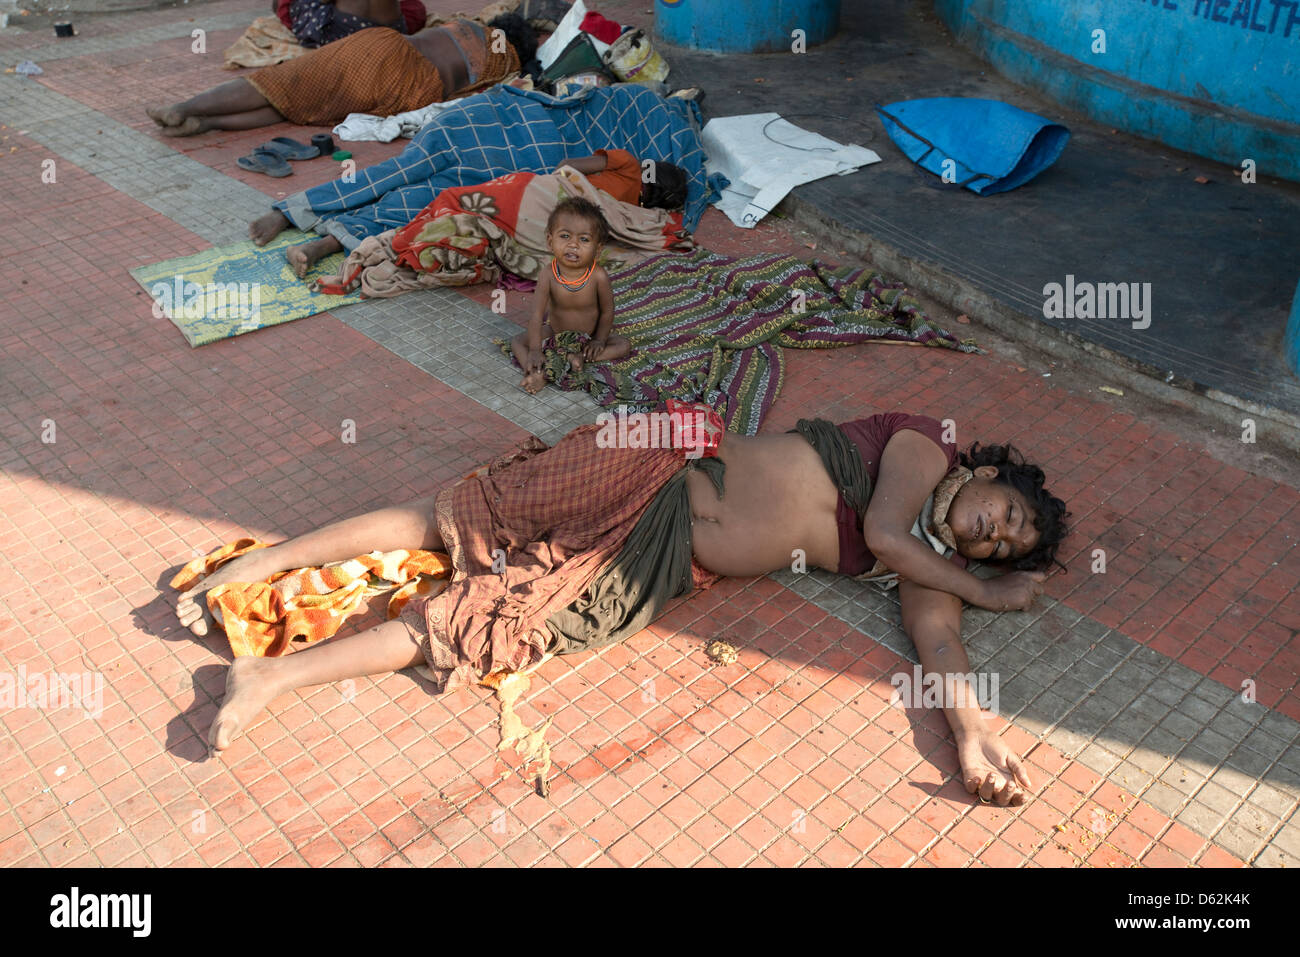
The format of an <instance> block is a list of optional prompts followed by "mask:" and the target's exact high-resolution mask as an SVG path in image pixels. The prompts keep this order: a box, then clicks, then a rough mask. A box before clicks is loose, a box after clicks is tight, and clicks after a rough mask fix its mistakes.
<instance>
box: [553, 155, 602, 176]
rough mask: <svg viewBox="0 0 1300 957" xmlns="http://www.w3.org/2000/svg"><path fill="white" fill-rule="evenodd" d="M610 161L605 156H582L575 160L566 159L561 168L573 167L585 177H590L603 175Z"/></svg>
mask: <svg viewBox="0 0 1300 957" xmlns="http://www.w3.org/2000/svg"><path fill="white" fill-rule="evenodd" d="M608 165H609V161H608V160H606V159H605V157H603V156H581V157H576V158H574V159H566V160H565V161H564V162H563V163H561V164H560V166H571V167H573V168H574V169H576V170H577V171H578V172H579V173H581V174H582V175H583V176H590V175H591V174H592V173H603V172H604V171H605V167H606V166H608Z"/></svg>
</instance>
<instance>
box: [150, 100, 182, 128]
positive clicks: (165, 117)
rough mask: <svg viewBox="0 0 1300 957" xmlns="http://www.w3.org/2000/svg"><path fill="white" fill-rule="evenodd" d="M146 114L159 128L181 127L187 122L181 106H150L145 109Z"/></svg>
mask: <svg viewBox="0 0 1300 957" xmlns="http://www.w3.org/2000/svg"><path fill="white" fill-rule="evenodd" d="M145 113H147V114H148V116H149V119H151V120H153V121H154V122H155V123H157V124H158V125H159V126H180V125H181V124H182V123H184V122H185V113H184V112H183V111H182V110H181V108H180V106H179V105H177V106H149V107H145Z"/></svg>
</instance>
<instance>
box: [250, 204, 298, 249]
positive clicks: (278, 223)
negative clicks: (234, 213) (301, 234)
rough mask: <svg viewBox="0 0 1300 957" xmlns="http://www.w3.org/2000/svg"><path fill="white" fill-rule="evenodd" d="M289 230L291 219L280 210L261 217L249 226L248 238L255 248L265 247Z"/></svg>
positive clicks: (274, 210)
mask: <svg viewBox="0 0 1300 957" xmlns="http://www.w3.org/2000/svg"><path fill="white" fill-rule="evenodd" d="M288 228H289V217H288V216H286V215H284V213H282V212H280V211H279V210H278V209H273V210H271V211H270V212H269V213H267V214H266V215H265V216H259V217H257V219H255V220H253V221H252V222H251V223H249V224H248V236H249V238H250V239H251V240H253V245H255V246H265V245H266V244H267V243H269V242H270V241H271V240H273V239H274V238H275V237H276V236H279V235H280V233H282V232H284V231H285V230H286V229H288Z"/></svg>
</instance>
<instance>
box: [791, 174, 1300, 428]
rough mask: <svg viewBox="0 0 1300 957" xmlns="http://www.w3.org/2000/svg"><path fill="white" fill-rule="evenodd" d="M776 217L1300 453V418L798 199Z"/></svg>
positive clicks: (994, 323)
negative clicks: (1065, 323) (1070, 325)
mask: <svg viewBox="0 0 1300 957" xmlns="http://www.w3.org/2000/svg"><path fill="white" fill-rule="evenodd" d="M776 211H777V212H778V213H779V214H781V215H784V216H787V217H788V218H790V219H791V220H792V221H793V222H794V223H796V224H797V225H799V226H800V227H801V228H803V229H805V230H807V231H808V232H809V233H811V234H812V235H813V236H815V237H818V238H820V239H823V240H825V241H826V242H827V243H829V244H834V245H835V247H836V248H837V249H844V250H846V251H847V252H848V253H850V254H852V255H853V256H856V257H859V258H861V259H862V260H863V261H865V262H867V263H870V264H872V265H874V266H875V267H876V268H877V269H879V270H880V271H881V272H883V273H885V274H886V275H888V276H889V277H890V278H892V279H898V280H901V281H902V282H905V283H906V284H907V285H908V286H910V287H912V288H913V289H914V290H915V291H917V292H920V293H922V294H924V295H926V296H928V297H930V298H931V299H934V300H935V301H937V302H939V303H941V304H942V305H944V306H946V307H948V308H950V309H952V310H954V311H955V312H958V313H967V314H969V315H971V316H972V317H975V318H976V319H977V320H978V321H979V322H981V323H983V324H984V325H986V326H988V327H989V328H991V329H993V330H994V331H995V332H997V333H999V334H1001V335H1003V336H1006V337H1007V338H1008V339H1011V340H1013V341H1015V342H1017V343H1020V344H1023V345H1025V346H1027V347H1029V348H1031V349H1036V350H1038V351H1040V352H1043V353H1046V354H1048V355H1050V356H1052V357H1053V358H1056V359H1058V360H1061V361H1062V362H1066V363H1069V364H1072V365H1075V366H1078V367H1083V368H1086V369H1088V370H1090V371H1092V372H1096V373H1098V374H1099V375H1103V376H1105V377H1106V378H1107V379H1108V380H1113V381H1116V382H1119V383H1122V384H1123V385H1125V386H1126V387H1128V388H1130V389H1132V390H1133V391H1134V392H1137V393H1140V394H1142V395H1144V396H1146V397H1148V398H1151V399H1154V400H1156V401H1158V402H1161V403H1164V404H1166V405H1173V406H1180V407H1184V408H1189V409H1191V410H1192V411H1194V412H1196V413H1198V414H1200V415H1203V416H1205V417H1206V418H1209V419H1211V420H1213V421H1216V422H1218V423H1220V424H1222V425H1223V426H1224V428H1225V429H1227V430H1229V431H1233V430H1236V431H1240V430H1241V429H1242V427H1243V426H1242V418H1243V417H1250V418H1257V419H1262V420H1264V421H1266V422H1268V423H1269V424H1270V425H1271V426H1273V427H1274V430H1275V435H1274V436H1273V437H1274V439H1275V440H1276V441H1277V442H1279V443H1281V444H1282V445H1283V446H1285V447H1287V448H1291V449H1295V448H1300V415H1295V414H1293V413H1290V412H1287V411H1286V410H1284V409H1277V408H1274V407H1272V406H1266V405H1261V404H1259V403H1257V402H1253V401H1251V400H1249V399H1244V398H1241V397H1239V396H1234V395H1229V394H1227V393H1225V392H1222V391H1220V390H1217V389H1209V388H1206V387H1205V386H1203V385H1201V384H1200V383H1197V382H1194V381H1192V380H1190V379H1183V378H1179V377H1172V378H1171V375H1172V374H1171V373H1167V372H1166V371H1165V370H1162V369H1159V368H1157V367H1155V366H1152V365H1150V364H1148V363H1145V362H1141V361H1140V360H1137V359H1134V358H1131V357H1129V356H1125V355H1122V354H1120V353H1118V352H1115V351H1114V350H1112V349H1108V348H1106V347H1105V346H1101V345H1098V344H1097V343H1095V342H1090V341H1088V340H1086V339H1084V338H1083V337H1082V336H1078V335H1075V334H1073V333H1070V332H1065V331H1062V330H1060V329H1057V328H1055V327H1053V326H1051V325H1049V324H1047V323H1045V322H1042V321H1040V320H1039V319H1037V318H1035V317H1034V316H1031V315H1027V314H1025V313H1022V312H1018V311H1016V310H1015V309H1013V308H1011V307H1010V306H1008V305H1007V304H1006V303H1003V302H1001V301H999V300H998V299H996V298H994V297H993V296H991V295H989V294H988V293H987V292H985V291H984V290H982V289H980V288H979V287H978V286H976V285H975V284H974V283H972V282H970V281H969V280H967V279H965V278H964V277H962V276H960V275H958V274H957V273H954V272H950V271H948V270H946V269H943V268H942V267H941V266H938V265H936V264H935V263H933V262H925V261H922V260H919V259H916V258H913V257H911V256H907V255H905V254H903V253H901V252H899V251H898V249H897V248H895V247H893V246H891V245H889V244H888V243H885V242H882V241H881V240H879V239H877V238H876V237H874V236H873V235H871V234H870V233H866V232H862V231H860V230H856V229H852V228H850V227H848V226H845V225H844V224H843V223H840V222H837V221H836V220H834V219H833V218H832V217H830V216H828V215H827V214H826V213H825V212H823V211H822V210H820V209H818V208H817V207H816V206H815V205H813V204H812V203H810V202H808V201H806V200H803V199H800V198H799V197H798V195H797V194H796V193H791V194H790V195H788V196H787V197H786V198H785V199H784V200H782V201H781V203H780V204H779V205H778V206H777V210H776ZM1276 433H1280V434H1276Z"/></svg>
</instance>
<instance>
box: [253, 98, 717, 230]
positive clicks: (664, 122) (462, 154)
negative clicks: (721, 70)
mask: <svg viewBox="0 0 1300 957" xmlns="http://www.w3.org/2000/svg"><path fill="white" fill-rule="evenodd" d="M699 129H700V108H699V106H698V105H697V104H695V103H694V102H691V101H689V100H680V99H665V98H664V97H662V96H659V95H658V94H657V93H655V92H654V91H653V90H649V89H647V88H645V87H643V86H637V85H635V84H630V83H621V84H618V85H615V86H610V87H598V88H595V89H591V90H586V91H584V92H582V93H579V94H577V95H575V96H571V97H566V98H565V99H557V98H556V97H553V96H548V95H547V94H545V93H539V92H536V91H533V90H518V89H515V88H514V87H510V86H502V85H498V86H495V87H492V88H491V89H490V90H487V91H485V92H483V93H479V94H477V95H475V96H471V97H468V98H466V100H465V101H464V102H463V103H460V104H457V105H456V106H453V107H451V108H449V109H447V110H445V111H443V112H442V113H441V114H439V115H438V117H437V118H436V119H435V120H434V121H433V122H431V123H429V124H428V125H427V126H425V127H424V128H423V129H422V130H420V131H419V132H418V133H416V134H415V137H414V139H412V140H411V143H410V145H409V146H407V147H406V149H405V150H403V151H402V152H401V153H400V154H399V155H397V156H394V157H393V158H392V159H389V160H385V161H384V162H382V163H376V164H375V165H374V166H370V167H367V168H366V169H364V170H357V171H356V173H355V174H354V177H353V178H354V180H355V181H354V182H350V183H349V182H344V181H343V180H342V179H336V180H335V181H334V182H332V183H325V184H324V185H322V186H314V187H312V188H311V189H308V190H304V191H303V192H301V193H295V194H294V195H293V196H289V197H288V198H286V199H284V200H281V201H280V202H278V203H276V204H275V208H276V209H278V210H280V211H281V212H283V213H284V214H285V215H286V216H288V218H289V219H290V220H291V221H292V222H293V224H294V225H295V226H297V227H298V228H299V229H305V230H311V229H314V230H315V231H316V232H318V233H321V234H322V235H333V236H335V237H337V238H338V239H339V241H340V242H342V244H343V247H344V248H345V249H347V250H349V251H350V250H352V249H354V248H355V247H356V246H357V244H358V243H360V242H361V240H363V239H365V238H366V237H367V236H374V235H377V234H379V233H381V232H384V231H385V230H388V229H394V228H397V227H400V226H405V225H406V224H407V223H409V222H410V221H411V220H412V219H414V218H415V216H416V215H417V214H418V213H419V212H420V211H421V210H422V209H424V207H425V206H427V205H429V203H431V202H432V201H433V198H434V197H435V196H436V195H437V194H438V193H439V192H441V191H442V190H444V189H446V188H447V187H449V186H472V185H475V184H478V183H486V182H487V181H488V180H490V179H495V178H496V177H498V176H504V175H506V174H507V173H513V172H517V171H523V172H530V173H548V172H551V171H552V170H554V169H555V167H557V166H558V165H559V164H560V163H562V162H563V161H564V160H566V159H569V158H571V157H579V156H588V155H590V154H592V153H594V152H595V151H596V150H598V149H621V150H627V151H628V152H629V153H631V154H632V155H633V156H636V157H638V158H640V159H653V160H658V161H662V162H668V163H673V164H675V165H677V166H680V167H682V169H684V170H685V171H686V174H687V176H688V177H689V185H688V188H687V199H686V208H685V210H684V217H683V222H684V225H685V226H686V228H687V229H689V230H694V229H695V226H696V224H697V223H699V220H700V216H701V215H702V214H703V212H704V207H705V206H706V205H708V203H710V202H712V201H714V200H715V199H716V198H717V197H718V195H719V193H720V192H721V191H722V190H723V189H724V188H726V185H727V181H726V179H725V178H723V177H722V176H718V175H715V176H713V177H711V178H710V177H708V176H707V174H706V173H705V171H704V150H703V148H702V147H701V145H700V135H699Z"/></svg>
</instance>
